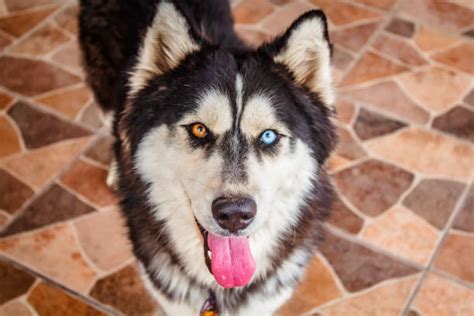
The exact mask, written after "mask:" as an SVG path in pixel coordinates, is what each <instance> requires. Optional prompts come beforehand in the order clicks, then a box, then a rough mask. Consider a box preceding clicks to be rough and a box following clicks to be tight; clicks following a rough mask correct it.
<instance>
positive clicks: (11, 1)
mask: <svg viewBox="0 0 474 316" xmlns="http://www.w3.org/2000/svg"><path fill="white" fill-rule="evenodd" d="M60 3H61V1H60V0H5V4H6V5H7V8H8V11H10V12H14V11H21V10H26V9H32V8H34V7H38V6H43V5H47V4H60Z"/></svg>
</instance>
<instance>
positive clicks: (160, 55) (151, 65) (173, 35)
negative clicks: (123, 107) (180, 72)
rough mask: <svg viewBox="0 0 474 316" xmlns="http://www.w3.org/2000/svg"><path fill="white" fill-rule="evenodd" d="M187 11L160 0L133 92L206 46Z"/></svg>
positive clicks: (133, 78) (137, 66)
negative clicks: (188, 17) (193, 26)
mask: <svg viewBox="0 0 474 316" xmlns="http://www.w3.org/2000/svg"><path fill="white" fill-rule="evenodd" d="M202 43H203V40H202V39H201V38H200V37H199V36H198V35H197V33H196V32H194V30H193V28H192V26H191V23H190V21H189V20H188V19H187V17H186V16H185V14H184V13H183V12H182V11H181V10H180V9H179V8H178V7H177V6H176V4H175V3H173V2H172V1H170V0H163V1H160V2H159V4H158V6H157V8H156V13H155V17H154V18H153V22H152V24H151V25H150V26H149V27H148V29H147V31H146V33H145V37H144V39H143V42H142V46H141V47H140V50H139V53H138V56H137V61H136V63H135V66H134V68H133V71H132V73H131V77H130V80H129V84H130V88H131V91H130V93H131V94H135V93H136V92H137V91H139V90H140V89H142V88H143V87H144V86H145V85H146V83H147V82H148V80H150V79H151V78H152V77H154V76H156V75H160V74H162V73H164V72H166V71H168V70H171V69H173V68H175V67H176V66H178V64H179V63H180V62H181V61H182V60H183V59H184V58H185V57H186V56H187V55H188V54H190V53H192V52H195V51H198V50H199V49H200V48H201V47H202Z"/></svg>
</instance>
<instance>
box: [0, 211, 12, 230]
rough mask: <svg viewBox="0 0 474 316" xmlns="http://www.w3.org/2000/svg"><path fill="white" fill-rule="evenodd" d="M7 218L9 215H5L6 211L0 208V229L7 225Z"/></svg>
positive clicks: (8, 218)
mask: <svg viewBox="0 0 474 316" xmlns="http://www.w3.org/2000/svg"><path fill="white" fill-rule="evenodd" d="M9 220H10V216H9V215H7V212H4V211H2V210H0V231H1V230H2V229H3V228H4V227H5V226H6V225H7V222H8V221H9Z"/></svg>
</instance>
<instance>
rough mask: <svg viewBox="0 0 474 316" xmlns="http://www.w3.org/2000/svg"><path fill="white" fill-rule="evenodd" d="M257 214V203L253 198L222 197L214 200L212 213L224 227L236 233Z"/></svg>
mask: <svg viewBox="0 0 474 316" xmlns="http://www.w3.org/2000/svg"><path fill="white" fill-rule="evenodd" d="M255 214H257V204H256V203H255V201H254V200H253V199H251V198H228V197H222V198H218V199H216V200H214V201H213V202H212V215H213V216H214V218H215V220H216V221H217V223H218V224H219V226H221V227H222V228H224V229H227V230H229V231H230V232H231V233H235V232H237V231H238V230H241V229H244V228H246V227H247V226H248V225H249V224H250V223H251V222H252V221H253V219H254V217H255Z"/></svg>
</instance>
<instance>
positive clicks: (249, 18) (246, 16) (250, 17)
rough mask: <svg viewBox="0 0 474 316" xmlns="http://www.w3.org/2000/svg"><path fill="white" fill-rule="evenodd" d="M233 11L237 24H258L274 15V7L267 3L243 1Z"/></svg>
mask: <svg viewBox="0 0 474 316" xmlns="http://www.w3.org/2000/svg"><path fill="white" fill-rule="evenodd" d="M232 11H233V12H232V13H233V15H234V20H235V22H236V23H244V24H256V23H258V22H259V21H260V20H262V19H263V18H264V17H266V16H267V15H269V14H270V13H272V11H273V6H272V5H271V4H269V3H268V2H267V1H259V2H255V1H251V0H242V1H240V2H239V3H238V4H237V6H236V7H235V8H234V9H233V10H232Z"/></svg>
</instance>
